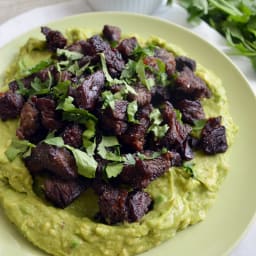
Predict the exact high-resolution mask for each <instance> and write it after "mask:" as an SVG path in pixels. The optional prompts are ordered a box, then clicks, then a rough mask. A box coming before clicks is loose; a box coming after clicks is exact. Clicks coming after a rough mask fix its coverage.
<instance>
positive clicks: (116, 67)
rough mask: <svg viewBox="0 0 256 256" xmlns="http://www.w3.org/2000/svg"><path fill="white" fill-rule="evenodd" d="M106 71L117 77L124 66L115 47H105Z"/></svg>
mask: <svg viewBox="0 0 256 256" xmlns="http://www.w3.org/2000/svg"><path fill="white" fill-rule="evenodd" d="M104 54H105V58H106V64H107V67H108V71H109V73H110V75H111V76H112V77H119V76H120V75H121V72H122V71H123V69H124V68H125V62H124V60H123V57H122V55H121V54H120V52H119V51H118V50H117V49H107V50H105V51H104Z"/></svg>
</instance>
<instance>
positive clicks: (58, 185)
mask: <svg viewBox="0 0 256 256" xmlns="http://www.w3.org/2000/svg"><path fill="white" fill-rule="evenodd" d="M85 189H86V185H85V184H84V182H82V181H81V180H79V179H75V180H61V179H56V178H53V177H52V178H47V179H46V180H45V181H44V187H43V190H44V193H45V197H46V198H47V199H48V200H49V201H50V202H51V203H52V204H53V205H55V206H56V207H59V208H65V207H67V206H68V205H70V204H71V203H72V202H73V201H74V200H75V199H76V198H77V197H79V196H80V194H81V193H82V192H83V191H84V190H85Z"/></svg>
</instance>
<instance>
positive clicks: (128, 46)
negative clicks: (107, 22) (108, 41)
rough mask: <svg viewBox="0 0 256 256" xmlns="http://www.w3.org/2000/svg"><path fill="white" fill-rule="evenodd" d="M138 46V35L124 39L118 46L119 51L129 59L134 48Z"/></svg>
mask: <svg viewBox="0 0 256 256" xmlns="http://www.w3.org/2000/svg"><path fill="white" fill-rule="evenodd" d="M137 46H138V41H137V39H136V37H130V38H126V39H124V40H122V41H121V42H120V44H119V45H118V46H117V49H118V51H119V52H121V54H122V56H123V57H124V58H125V59H128V58H129V57H131V56H132V53H133V51H134V49H135V48H136V47H137Z"/></svg>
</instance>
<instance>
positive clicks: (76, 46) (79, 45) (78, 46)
mask: <svg viewBox="0 0 256 256" xmlns="http://www.w3.org/2000/svg"><path fill="white" fill-rule="evenodd" d="M85 44H86V41H85V40H79V41H77V42H75V43H73V44H71V45H69V46H68V47H67V50H69V51H71V52H79V53H82V54H83V53H84V46H85Z"/></svg>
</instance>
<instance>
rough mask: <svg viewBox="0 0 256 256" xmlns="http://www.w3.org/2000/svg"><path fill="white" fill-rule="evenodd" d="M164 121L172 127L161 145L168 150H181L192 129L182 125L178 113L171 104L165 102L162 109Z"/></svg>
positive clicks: (162, 139)
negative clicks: (177, 117) (177, 116)
mask: <svg viewBox="0 0 256 256" xmlns="http://www.w3.org/2000/svg"><path fill="white" fill-rule="evenodd" d="M161 112H162V116H163V119H164V121H165V122H166V123H167V124H168V126H169V127H170V128H169V130H168V131H167V133H166V134H165V136H164V137H163V138H161V139H160V145H161V146H163V147H167V148H168V149H171V150H172V149H179V148H180V147H181V146H182V144H183V142H184V141H185V140H186V138H187V136H188V134H189V132H190V131H191V128H190V127H189V126H187V125H182V124H181V123H180V122H179V121H178V120H177V119H176V113H175V110H174V108H173V106H172V105H171V103H170V102H165V103H164V104H163V106H162V108H161Z"/></svg>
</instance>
